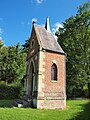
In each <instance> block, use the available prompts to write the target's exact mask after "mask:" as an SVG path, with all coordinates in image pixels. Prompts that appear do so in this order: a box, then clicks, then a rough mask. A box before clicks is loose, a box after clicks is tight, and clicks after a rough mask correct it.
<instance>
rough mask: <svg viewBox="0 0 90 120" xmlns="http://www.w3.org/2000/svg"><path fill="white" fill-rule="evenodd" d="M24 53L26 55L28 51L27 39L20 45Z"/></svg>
mask: <svg viewBox="0 0 90 120" xmlns="http://www.w3.org/2000/svg"><path fill="white" fill-rule="evenodd" d="M22 47H23V50H24V52H26V53H28V50H29V39H28V40H26V41H25V44H23V45H22Z"/></svg>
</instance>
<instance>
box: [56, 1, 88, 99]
mask: <svg viewBox="0 0 90 120" xmlns="http://www.w3.org/2000/svg"><path fill="white" fill-rule="evenodd" d="M63 24H64V26H63V27H64V28H59V32H60V34H58V42H59V44H60V45H61V46H62V48H63V49H64V51H65V52H66V53H67V76H66V77H67V78H66V79H67V97H80V96H83V94H84V89H83V88H84V86H86V85H87V86H88V82H90V2H87V3H85V4H83V5H81V6H79V9H78V12H77V14H76V15H75V16H72V17H70V18H68V19H66V21H65V22H64V23H63Z"/></svg>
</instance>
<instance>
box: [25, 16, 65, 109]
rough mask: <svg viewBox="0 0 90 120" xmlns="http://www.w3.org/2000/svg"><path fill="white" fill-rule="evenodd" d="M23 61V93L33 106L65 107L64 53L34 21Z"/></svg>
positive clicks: (47, 107)
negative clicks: (24, 75) (24, 61)
mask: <svg viewBox="0 0 90 120" xmlns="http://www.w3.org/2000/svg"><path fill="white" fill-rule="evenodd" d="M29 41H30V42H29V52H28V55H27V63H26V67H27V68H26V80H25V94H26V96H28V98H29V99H30V101H31V103H32V105H33V107H36V108H46V109H64V108H66V66H65V62H66V61H65V59H66V55H65V52H64V51H63V50H62V48H61V47H60V45H59V44H58V42H57V41H56V39H55V38H54V36H53V34H52V33H51V31H50V26H49V18H47V19H46V25H45V27H44V26H41V25H37V24H36V23H35V22H33V26H32V32H31V36H30V38H29Z"/></svg>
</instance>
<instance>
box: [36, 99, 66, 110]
mask: <svg viewBox="0 0 90 120" xmlns="http://www.w3.org/2000/svg"><path fill="white" fill-rule="evenodd" d="M37 108H40V109H43V108H45V109H65V108H66V100H65V99H64V100H37Z"/></svg>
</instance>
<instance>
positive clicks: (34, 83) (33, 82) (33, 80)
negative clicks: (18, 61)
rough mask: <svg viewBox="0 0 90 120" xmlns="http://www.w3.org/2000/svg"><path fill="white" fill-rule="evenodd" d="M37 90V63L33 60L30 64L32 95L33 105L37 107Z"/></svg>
mask: <svg viewBox="0 0 90 120" xmlns="http://www.w3.org/2000/svg"><path fill="white" fill-rule="evenodd" d="M36 91H37V81H36V77H35V64H34V62H31V64H30V97H31V99H32V105H33V107H37V99H36V94H35V93H36Z"/></svg>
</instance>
